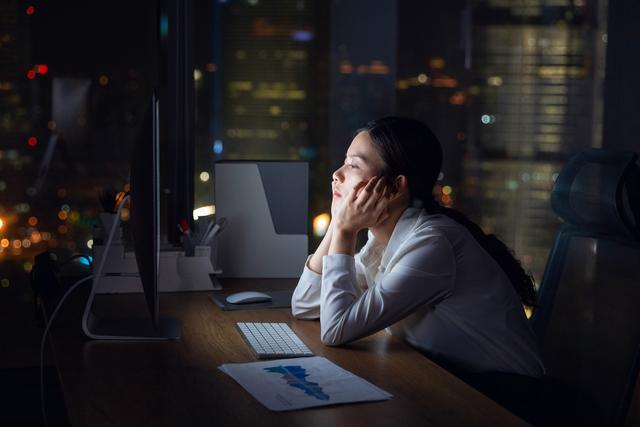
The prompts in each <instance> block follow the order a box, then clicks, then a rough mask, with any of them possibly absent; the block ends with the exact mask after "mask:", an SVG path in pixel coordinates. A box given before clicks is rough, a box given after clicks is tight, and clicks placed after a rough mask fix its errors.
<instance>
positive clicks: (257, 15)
mask: <svg viewBox="0 0 640 427" xmlns="http://www.w3.org/2000/svg"><path fill="white" fill-rule="evenodd" d="M328 10H329V4H328V3H327V2H316V1H313V0H277V1H275V0H274V1H268V2H264V1H260V2H258V1H247V2H215V3H213V10H212V13H213V22H212V23H209V25H207V26H206V27H205V28H207V29H210V30H212V31H213V44H212V49H211V53H210V57H209V60H208V61H207V63H204V64H203V66H202V67H201V70H198V71H197V73H201V75H199V74H196V76H195V77H196V91H198V90H199V85H200V87H202V88H203V89H201V90H208V91H209V92H208V93H207V95H206V96H204V97H202V98H201V99H202V100H203V102H208V103H210V106H209V107H207V109H208V111H209V112H210V114H209V115H208V117H205V116H198V119H197V121H200V122H201V121H202V120H208V121H209V123H208V124H209V128H210V130H209V137H208V140H205V139H203V138H200V141H199V142H198V143H197V147H196V150H197V152H198V153H200V154H199V155H197V156H196V170H197V171H208V170H211V169H212V162H213V161H215V160H220V159H227V160H234V159H254V160H306V161H309V162H310V194H311V197H310V205H311V206H310V213H311V215H312V217H313V216H315V215H317V214H318V213H320V212H326V211H328V209H329V206H328V205H327V200H329V199H328V197H322V196H324V195H329V194H330V192H329V185H328V182H329V167H328V163H327V149H326V143H327V139H328V129H327V114H328V112H327V109H328V101H327V99H328V95H327V92H328V87H327V86H328V79H327V57H328V52H327V48H328V40H329V37H328V29H327V26H328V21H327V19H328V16H327V15H328ZM200 56H201V57H202V55H201V54H200ZM202 58H203V59H204V57H202ZM199 80H202V81H203V82H202V83H198V81H199ZM207 80H208V81H209V82H210V83H207ZM205 85H208V86H205ZM205 88H206V89H205ZM197 96H198V95H197ZM199 105H200V104H199ZM204 108H205V107H201V109H202V110H204ZM196 126H197V127H198V126H202V124H200V125H199V124H198V123H196ZM207 161H208V162H209V164H207V163H206V162H207ZM197 173H198V174H199V177H198V178H196V184H197V185H196V191H195V200H196V201H195V205H196V206H202V205H206V204H210V201H211V197H212V194H211V192H212V188H213V186H212V184H211V181H209V174H208V173H204V174H203V173H202V172H197ZM325 187H326V188H325ZM323 189H324V191H323Z"/></svg>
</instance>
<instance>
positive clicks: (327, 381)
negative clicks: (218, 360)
mask: <svg viewBox="0 0 640 427" xmlns="http://www.w3.org/2000/svg"><path fill="white" fill-rule="evenodd" d="M219 369H220V370H221V371H222V372H224V373H226V374H227V375H229V376H230V377H232V378H233V379H234V380H236V381H237V382H238V383H239V384H240V385H241V386H242V387H244V389H245V390H247V391H248V392H249V393H250V394H251V395H252V396H253V397H255V398H256V399H257V400H258V401H259V402H260V403H262V404H263V405H264V406H266V407H267V408H269V409H270V410H272V411H289V410H294V409H301V408H310V407H313V406H325V405H335V404H338V403H350V402H365V401H377V400H388V399H391V398H392V397H393V396H392V395H391V394H390V393H387V392H386V391H384V390H382V389H380V388H378V387H376V386H374V385H373V384H371V383H369V382H368V381H365V380H364V379H362V378H360V377H358V376H356V375H353V374H352V373H351V372H349V371H346V370H344V369H342V368H341V367H339V366H337V365H335V364H333V363H331V362H330V361H329V360H327V359H325V358H324V357H317V356H316V357H301V358H296V359H281V360H268V361H264V362H253V363H227V364H224V365H220V366H219Z"/></svg>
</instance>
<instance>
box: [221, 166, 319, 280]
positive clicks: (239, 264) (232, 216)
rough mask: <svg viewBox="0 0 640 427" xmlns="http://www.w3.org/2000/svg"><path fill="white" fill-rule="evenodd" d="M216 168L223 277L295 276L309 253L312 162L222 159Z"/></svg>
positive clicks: (298, 273) (298, 274) (297, 275)
mask: <svg viewBox="0 0 640 427" xmlns="http://www.w3.org/2000/svg"><path fill="white" fill-rule="evenodd" d="M214 169H215V175H214V176H215V204H216V217H218V218H222V217H224V218H226V219H227V223H226V224H227V225H226V227H225V230H224V233H221V234H220V237H219V241H218V245H219V246H218V266H219V267H220V268H221V269H222V277H245V278H294V277H299V276H300V271H302V267H303V266H304V262H305V260H306V259H307V255H308V253H309V250H308V236H307V216H308V211H309V203H308V186H309V165H308V163H307V162H303V161H221V162H217V163H216V164H215V166H214Z"/></svg>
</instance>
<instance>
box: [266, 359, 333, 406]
mask: <svg viewBox="0 0 640 427" xmlns="http://www.w3.org/2000/svg"><path fill="white" fill-rule="evenodd" d="M264 370H265V371H266V372H275V373H279V374H282V376H281V378H282V379H283V380H284V381H286V382H287V384H288V385H289V386H290V387H294V388H298V389H300V390H302V391H304V393H305V394H306V395H308V396H311V397H315V398H316V399H318V400H329V395H328V394H325V393H324V392H323V391H322V387H320V386H319V385H318V383H313V382H310V381H307V380H306V377H308V376H309V374H307V371H306V370H305V369H304V368H303V367H302V366H282V365H280V366H274V367H272V368H264Z"/></svg>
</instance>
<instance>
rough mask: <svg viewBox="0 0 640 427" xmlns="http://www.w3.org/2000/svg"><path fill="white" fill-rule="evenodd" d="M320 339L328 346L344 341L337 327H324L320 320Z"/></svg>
mask: <svg viewBox="0 0 640 427" xmlns="http://www.w3.org/2000/svg"><path fill="white" fill-rule="evenodd" d="M320 341H321V342H322V344H324V345H326V346H329V347H335V346H338V345H341V344H344V343H345V342H346V341H345V340H343V339H342V334H341V333H340V330H339V328H338V327H336V326H333V327H325V326H324V325H323V324H322V321H321V322H320Z"/></svg>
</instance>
